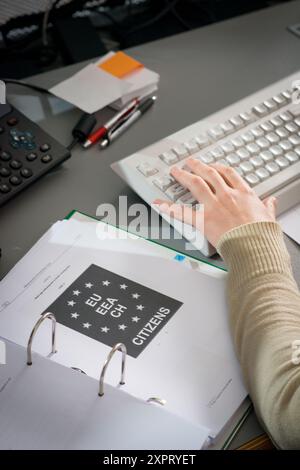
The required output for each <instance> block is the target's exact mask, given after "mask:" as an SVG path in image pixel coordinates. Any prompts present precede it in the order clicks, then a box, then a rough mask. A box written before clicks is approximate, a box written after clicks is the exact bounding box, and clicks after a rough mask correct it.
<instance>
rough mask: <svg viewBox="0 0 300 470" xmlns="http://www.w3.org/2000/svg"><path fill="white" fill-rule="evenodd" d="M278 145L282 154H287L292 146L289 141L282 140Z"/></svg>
mask: <svg viewBox="0 0 300 470" xmlns="http://www.w3.org/2000/svg"><path fill="white" fill-rule="evenodd" d="M279 145H280V147H281V148H282V150H283V151H284V152H287V151H288V150H291V149H292V148H293V145H292V143H291V142H290V141H289V140H282V141H281V142H279Z"/></svg>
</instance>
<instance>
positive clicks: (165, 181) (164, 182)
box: [153, 175, 175, 192]
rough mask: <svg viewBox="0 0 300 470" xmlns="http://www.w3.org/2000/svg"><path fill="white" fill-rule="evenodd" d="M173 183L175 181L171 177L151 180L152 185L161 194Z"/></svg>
mask: <svg viewBox="0 0 300 470" xmlns="http://www.w3.org/2000/svg"><path fill="white" fill-rule="evenodd" d="M174 183H175V180H174V178H173V177H172V176H166V175H165V176H162V177H161V178H156V179H154V180H153V184H155V186H157V187H158V188H159V189H161V190H162V191H163V192H165V191H166V189H168V188H169V187H170V186H172V184H174Z"/></svg>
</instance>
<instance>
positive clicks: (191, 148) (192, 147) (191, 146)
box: [173, 139, 199, 159]
mask: <svg viewBox="0 0 300 470" xmlns="http://www.w3.org/2000/svg"><path fill="white" fill-rule="evenodd" d="M184 147H185V148H186V150H187V151H188V152H189V153H190V154H193V153H196V152H198V151H199V145H198V143H197V141H196V139H191V140H189V141H188V142H185V143H184ZM176 150H177V147H174V148H173V151H174V152H175V153H176V154H177V156H178V157H179V158H180V159H181V158H185V157H186V155H184V154H183V151H182V152H181V153H180V154H178V153H177V152H176Z"/></svg>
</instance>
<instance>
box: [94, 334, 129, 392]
mask: <svg viewBox="0 0 300 470" xmlns="http://www.w3.org/2000/svg"><path fill="white" fill-rule="evenodd" d="M116 351H121V352H122V365H121V380H120V382H119V384H120V385H124V384H125V364H126V354H127V349H126V346H125V344H123V343H118V344H115V346H114V347H113V348H112V349H111V351H110V353H109V355H108V356H107V359H106V361H105V363H104V366H103V368H102V371H101V375H100V380H99V392H98V395H99V397H103V395H104V376H105V372H106V369H107V367H108V365H109V363H110V361H111V358H112V357H113V355H114V354H115V352H116Z"/></svg>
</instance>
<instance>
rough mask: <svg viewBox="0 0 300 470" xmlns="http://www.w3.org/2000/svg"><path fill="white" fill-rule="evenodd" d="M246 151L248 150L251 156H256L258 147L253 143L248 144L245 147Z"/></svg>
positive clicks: (258, 150)
mask: <svg viewBox="0 0 300 470" xmlns="http://www.w3.org/2000/svg"><path fill="white" fill-rule="evenodd" d="M246 149H247V150H248V152H250V154H251V155H256V154H258V153H259V152H260V148H259V146H258V145H257V144H256V143H254V142H253V143H252V144H248V145H247V146H246Z"/></svg>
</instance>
